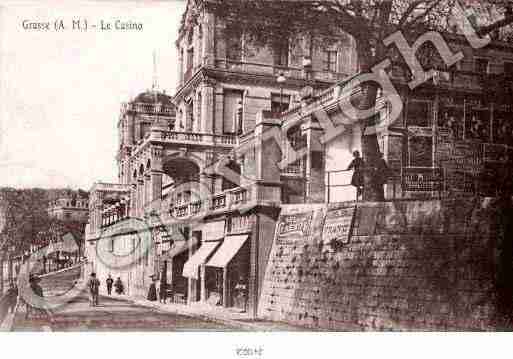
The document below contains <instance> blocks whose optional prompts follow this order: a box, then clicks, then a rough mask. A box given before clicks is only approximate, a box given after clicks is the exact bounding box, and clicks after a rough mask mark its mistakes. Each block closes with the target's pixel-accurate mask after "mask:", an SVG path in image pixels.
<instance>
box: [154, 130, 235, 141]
mask: <svg viewBox="0 0 513 359" xmlns="http://www.w3.org/2000/svg"><path fill="white" fill-rule="evenodd" d="M150 139H152V140H161V141H172V142H184V143H198V144H212V145H236V144H237V136H236V135H226V134H225V135H217V134H210V133H201V132H179V131H162V130H156V129H152V132H151V136H150Z"/></svg>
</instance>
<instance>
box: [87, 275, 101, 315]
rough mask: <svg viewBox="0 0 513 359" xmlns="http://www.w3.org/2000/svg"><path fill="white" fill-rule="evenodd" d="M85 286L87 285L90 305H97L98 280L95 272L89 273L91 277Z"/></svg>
mask: <svg viewBox="0 0 513 359" xmlns="http://www.w3.org/2000/svg"><path fill="white" fill-rule="evenodd" d="M87 286H88V287H89V295H90V299H91V306H93V307H94V306H97V305H98V295H99V292H100V281H99V280H98V278H96V273H94V272H93V273H91V277H90V278H89V281H88V282H87Z"/></svg>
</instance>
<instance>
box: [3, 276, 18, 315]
mask: <svg viewBox="0 0 513 359" xmlns="http://www.w3.org/2000/svg"><path fill="white" fill-rule="evenodd" d="M5 296H6V301H7V302H6V304H7V310H8V311H9V312H11V313H14V309H15V308H16V303H17V302H18V287H17V286H16V285H15V284H13V283H11V285H10V287H9V289H8V290H7V292H6V293H5Z"/></svg>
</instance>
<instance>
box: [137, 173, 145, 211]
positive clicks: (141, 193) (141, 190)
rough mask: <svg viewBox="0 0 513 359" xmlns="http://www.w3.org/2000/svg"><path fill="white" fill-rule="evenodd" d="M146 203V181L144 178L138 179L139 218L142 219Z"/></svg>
mask: <svg viewBox="0 0 513 359" xmlns="http://www.w3.org/2000/svg"><path fill="white" fill-rule="evenodd" d="M143 203H144V180H143V177H139V178H138V179H137V217H139V218H140V217H142V213H143V212H142V208H143Z"/></svg>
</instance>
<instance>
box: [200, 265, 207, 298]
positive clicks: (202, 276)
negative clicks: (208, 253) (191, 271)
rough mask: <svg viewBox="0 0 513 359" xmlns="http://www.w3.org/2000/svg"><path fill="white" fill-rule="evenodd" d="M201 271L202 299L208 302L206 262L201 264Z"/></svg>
mask: <svg viewBox="0 0 513 359" xmlns="http://www.w3.org/2000/svg"><path fill="white" fill-rule="evenodd" d="M199 271H200V281H201V287H200V301H201V302H206V301H207V283H206V281H205V273H206V267H205V265H204V264H202V265H200V268H199Z"/></svg>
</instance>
